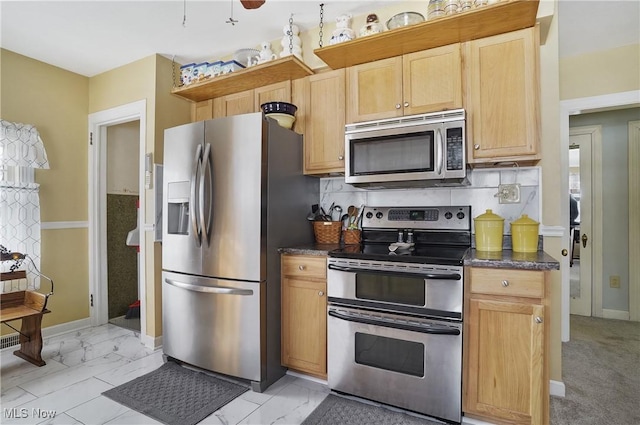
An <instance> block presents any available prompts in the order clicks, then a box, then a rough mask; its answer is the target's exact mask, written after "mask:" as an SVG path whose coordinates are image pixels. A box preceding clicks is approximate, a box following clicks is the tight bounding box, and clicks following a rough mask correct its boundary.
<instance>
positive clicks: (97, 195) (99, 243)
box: [89, 100, 148, 345]
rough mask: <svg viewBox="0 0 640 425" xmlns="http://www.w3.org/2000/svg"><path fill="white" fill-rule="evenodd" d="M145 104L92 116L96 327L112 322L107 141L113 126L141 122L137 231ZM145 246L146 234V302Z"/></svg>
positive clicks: (140, 282)
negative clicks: (108, 234) (109, 283)
mask: <svg viewBox="0 0 640 425" xmlns="http://www.w3.org/2000/svg"><path fill="white" fill-rule="evenodd" d="M145 117H146V101H145V100H141V101H138V102H133V103H130V104H127V105H123V106H119V107H116V108H112V109H108V110H104V111H100V112H96V113H93V114H91V115H89V140H90V149H89V292H90V294H91V309H90V317H91V324H92V325H93V326H99V325H103V324H106V323H107V322H108V319H109V306H108V299H109V296H108V278H109V273H108V254H107V252H108V245H107V139H108V129H109V128H110V127H112V126H115V125H119V124H123V123H130V122H136V121H137V122H139V124H138V128H139V131H138V140H137V144H136V149H137V150H138V153H139V154H138V160H137V162H138V167H137V170H138V171H137V175H136V176H134V178H135V179H136V180H137V182H136V183H137V184H136V183H134V186H136V187H137V191H138V193H139V203H138V205H139V209H138V212H139V214H138V217H137V219H136V220H137V228H138V229H143V228H144V223H143V221H144V217H145V186H144V184H145V176H144V173H143V172H142V170H144V169H145V166H144V161H145V141H146V119H145ZM145 255H146V250H145V244H144V232H142V233H140V244H139V264H140V271H139V273H138V276H137V293H138V299H139V300H141V301H144V299H145V273H144V264H146V263H145ZM145 310H146V309H145V303H144V302H141V303H140V307H139V311H140V335H141V339H142V340H143V342H144V343H145V344H147V345H148V341H145V338H144V336H145V335H146V320H145Z"/></svg>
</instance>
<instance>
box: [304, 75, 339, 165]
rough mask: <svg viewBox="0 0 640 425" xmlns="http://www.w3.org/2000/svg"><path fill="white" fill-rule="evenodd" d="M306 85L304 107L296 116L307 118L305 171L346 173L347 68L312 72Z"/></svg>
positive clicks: (305, 82) (305, 120) (306, 80)
mask: <svg viewBox="0 0 640 425" xmlns="http://www.w3.org/2000/svg"><path fill="white" fill-rule="evenodd" d="M303 84H304V87H303V89H302V90H303V98H304V99H305V100H304V110H303V111H302V113H300V112H301V111H298V113H297V114H296V117H298V118H297V119H299V118H300V117H304V128H303V130H304V173H305V174H313V175H326V174H328V173H344V125H345V122H344V120H345V70H344V69H338V70H336V71H330V72H324V73H320V74H315V75H311V76H309V77H306V78H305V79H304V83H303ZM298 106H299V107H300V106H302V105H298ZM297 128H298V127H296V129H297Z"/></svg>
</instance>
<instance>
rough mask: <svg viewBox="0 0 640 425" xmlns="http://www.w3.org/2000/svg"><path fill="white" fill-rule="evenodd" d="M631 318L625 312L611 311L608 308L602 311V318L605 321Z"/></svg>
mask: <svg viewBox="0 0 640 425" xmlns="http://www.w3.org/2000/svg"><path fill="white" fill-rule="evenodd" d="M630 317H631V316H629V312H628V311H623V310H609V309H607V308H603V309H602V318H603V319H616V320H629V319H630Z"/></svg>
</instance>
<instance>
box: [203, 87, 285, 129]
mask: <svg viewBox="0 0 640 425" xmlns="http://www.w3.org/2000/svg"><path fill="white" fill-rule="evenodd" d="M273 101H279V102H291V82H290V81H282V82H278V83H274V84H270V85H268V86H264V87H259V88H256V89H251V90H244V91H241V92H238V93H232V94H228V95H225V96H220V97H216V98H215V99H209V100H203V101H200V102H196V103H194V104H193V109H192V121H202V120H208V119H211V118H219V117H228V116H231V115H239V114H248V113H251V112H260V105H262V104H263V103H266V102H273Z"/></svg>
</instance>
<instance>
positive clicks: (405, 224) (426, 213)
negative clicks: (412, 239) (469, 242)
mask: <svg viewBox="0 0 640 425" xmlns="http://www.w3.org/2000/svg"><path fill="white" fill-rule="evenodd" d="M362 227H363V228H377V229H397V228H412V229H437V230H470V229H471V206H469V205H465V206H443V207H365V208H364V213H363V217H362Z"/></svg>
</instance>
